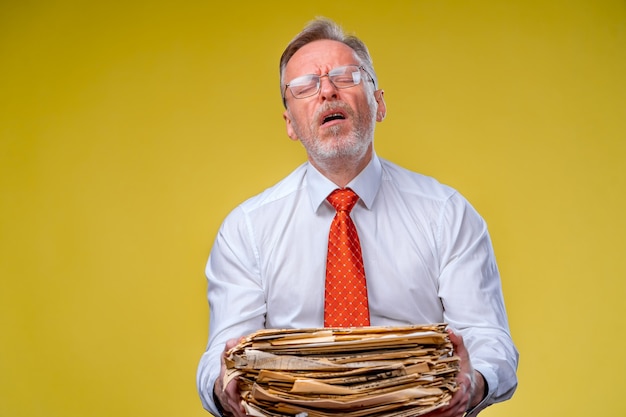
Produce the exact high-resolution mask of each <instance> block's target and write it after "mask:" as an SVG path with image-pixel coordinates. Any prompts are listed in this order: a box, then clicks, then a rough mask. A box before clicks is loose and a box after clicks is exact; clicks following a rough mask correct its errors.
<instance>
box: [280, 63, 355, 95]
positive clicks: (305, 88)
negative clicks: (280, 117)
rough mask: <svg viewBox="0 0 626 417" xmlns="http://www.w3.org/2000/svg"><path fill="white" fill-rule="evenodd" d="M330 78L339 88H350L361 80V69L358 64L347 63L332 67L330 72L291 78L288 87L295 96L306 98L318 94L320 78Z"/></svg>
mask: <svg viewBox="0 0 626 417" xmlns="http://www.w3.org/2000/svg"><path fill="white" fill-rule="evenodd" d="M326 76H328V79H329V80H330V81H331V82H332V83H333V85H334V86H335V87H337V88H349V87H354V86H355V85H358V84H359V83H360V82H361V69H360V68H359V67H358V66H357V65H346V66H345V67H337V68H334V69H332V70H331V71H330V72H329V73H328V74H325V75H315V74H308V75H303V76H301V77H298V78H294V79H293V80H291V82H290V83H289V84H287V87H289V90H291V93H292V94H293V96H294V97H295V98H306V97H310V96H312V95H315V94H317V92H318V91H319V90H320V79H321V78H322V77H326Z"/></svg>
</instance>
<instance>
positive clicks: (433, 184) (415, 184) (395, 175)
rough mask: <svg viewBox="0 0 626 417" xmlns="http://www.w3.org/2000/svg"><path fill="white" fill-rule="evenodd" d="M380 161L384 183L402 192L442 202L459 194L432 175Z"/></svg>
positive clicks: (383, 160)
mask: <svg viewBox="0 0 626 417" xmlns="http://www.w3.org/2000/svg"><path fill="white" fill-rule="evenodd" d="M380 161H381V165H382V180H383V183H386V184H387V185H390V186H393V187H394V188H397V190H398V191H399V192H401V193H402V194H406V195H412V196H414V197H417V198H425V199H429V200H439V201H442V202H444V201H448V200H449V199H450V198H452V197H453V196H455V195H458V192H457V190H455V189H454V188H452V187H450V186H448V185H446V184H442V183H441V182H439V181H438V180H437V179H435V178H433V177H431V176H428V175H424V174H420V173H418V172H415V171H411V170H409V169H406V168H404V167H401V166H400V165H397V164H395V163H393V162H390V161H387V160H385V159H380Z"/></svg>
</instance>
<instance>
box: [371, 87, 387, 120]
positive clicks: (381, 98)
mask: <svg viewBox="0 0 626 417" xmlns="http://www.w3.org/2000/svg"><path fill="white" fill-rule="evenodd" d="M374 98H375V99H376V106H377V107H376V121H377V122H382V121H383V120H385V116H387V105H386V104H385V92H384V91H383V90H376V91H374Z"/></svg>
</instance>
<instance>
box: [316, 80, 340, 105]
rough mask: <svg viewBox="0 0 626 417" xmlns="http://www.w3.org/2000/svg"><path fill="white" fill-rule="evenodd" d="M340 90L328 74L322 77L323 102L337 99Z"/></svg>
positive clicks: (321, 94)
mask: <svg viewBox="0 0 626 417" xmlns="http://www.w3.org/2000/svg"><path fill="white" fill-rule="evenodd" d="M338 92H339V89H338V88H337V87H335V84H333V82H332V81H331V80H330V78H329V77H328V74H325V75H322V76H321V77H320V97H321V99H322V100H329V99H336V98H337V93H338Z"/></svg>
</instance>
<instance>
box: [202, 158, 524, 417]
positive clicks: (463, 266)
mask: <svg viewBox="0 0 626 417" xmlns="http://www.w3.org/2000/svg"><path fill="white" fill-rule="evenodd" d="M348 187H349V188H351V189H352V190H354V191H355V192H356V193H357V194H358V195H359V197H360V200H359V201H358V202H357V204H356V205H355V207H354V208H353V209H352V212H351V214H350V215H351V217H352V219H353V221H354V223H355V224H356V228H357V231H358V234H359V239H360V241H361V247H362V252H363V260H364V265H365V275H366V279H367V288H368V297H369V310H370V320H371V325H372V326H390V325H408V324H429V323H441V322H445V323H448V324H449V326H450V328H452V329H453V330H455V331H457V332H459V333H460V334H462V336H463V338H464V341H465V344H466V347H467V349H468V351H469V353H470V358H471V361H472V365H473V366H474V368H475V369H476V370H478V371H479V372H480V373H481V374H482V375H483V376H484V378H485V381H486V383H487V384H488V390H489V392H488V394H487V396H486V398H485V400H484V401H483V402H482V403H481V404H480V405H479V406H478V407H476V408H475V409H474V410H473V412H472V413H471V415H475V413H477V412H478V411H480V410H481V409H483V408H484V407H486V406H487V405H489V404H492V403H494V402H498V401H502V400H505V399H508V398H509V397H510V396H511V395H512V394H513V392H514V390H515V388H516V386H517V377H516V369H517V360H518V353H517V350H516V348H515V346H514V344H513V342H512V340H511V337H510V333H509V328H508V322H507V316H506V311H505V307H504V301H503V297H502V290H501V283H500V276H499V273H498V268H497V266H496V262H495V259H494V254H493V249H492V245H491V241H490V238H489V234H488V232H487V227H486V225H485V222H484V221H483V219H482V218H481V217H480V216H479V215H478V213H477V212H476V211H475V210H474V209H473V208H472V206H471V205H470V204H469V203H468V202H467V200H465V199H464V198H463V197H462V196H461V195H460V194H459V193H458V192H456V191H455V190H453V189H452V188H450V187H447V186H445V185H442V184H440V183H438V182H437V181H436V180H434V179H432V178H430V177H426V176H423V175H420V174H417V173H414V172H410V171H407V170H405V169H403V168H401V167H399V166H397V165H395V164H393V163H390V162H388V161H385V160H383V159H380V158H378V157H377V156H376V155H374V156H373V158H372V161H371V162H370V163H369V164H368V166H367V167H366V168H365V169H364V170H363V171H362V172H361V173H360V174H359V175H358V176H357V177H356V178H355V179H354V180H353V181H351V182H350V184H348ZM336 188H337V186H336V185H335V184H334V183H332V182H331V181H330V180H328V179H327V178H326V177H324V176H323V175H322V174H321V173H320V172H319V171H317V170H316V169H315V168H314V167H313V166H312V165H310V164H309V163H305V164H303V165H301V166H300V167H298V168H297V169H296V170H295V171H293V172H292V173H291V174H290V175H289V176H287V177H286V178H285V179H283V180H282V181H280V182H279V183H278V184H276V185H275V186H273V187H271V188H269V189H267V190H266V191H264V192H263V193H261V194H259V195H257V196H255V197H253V198H251V199H249V200H247V201H245V202H244V203H243V204H241V205H240V206H238V207H237V208H236V209H235V210H233V211H232V212H231V213H230V214H229V215H228V216H227V218H226V219H225V220H224V222H223V224H222V226H221V228H220V230H219V232H218V235H217V237H216V240H215V243H214V245H213V248H212V251H211V255H210V256H209V260H208V263H207V267H206V276H207V278H208V300H209V307H210V327H209V343H208V347H207V351H206V352H205V353H204V355H203V356H202V359H201V361H200V364H199V368H198V375H197V378H198V381H197V382H198V389H199V392H200V396H201V399H202V402H203V405H204V407H205V408H206V409H207V410H209V411H211V412H212V413H214V414H215V415H219V414H218V410H217V408H216V406H215V403H214V401H213V385H214V383H215V379H216V378H217V377H218V376H219V372H220V355H221V353H222V351H223V348H224V344H225V342H226V341H227V340H228V339H231V338H238V337H240V336H243V335H247V334H249V333H251V332H253V331H256V330H258V329H261V328H309V327H323V320H324V280H325V274H326V251H327V242H328V231H329V227H330V223H331V221H332V219H333V217H334V215H335V210H334V208H333V207H332V206H331V205H330V204H329V203H328V201H326V197H327V196H328V194H330V193H331V192H332V191H333V190H334V189H336Z"/></svg>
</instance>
